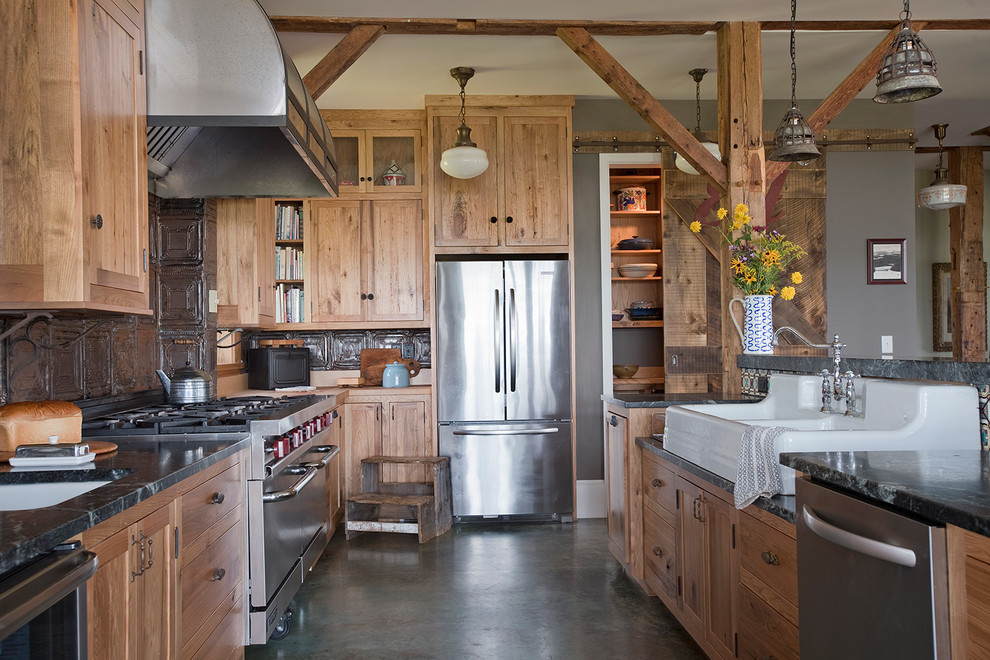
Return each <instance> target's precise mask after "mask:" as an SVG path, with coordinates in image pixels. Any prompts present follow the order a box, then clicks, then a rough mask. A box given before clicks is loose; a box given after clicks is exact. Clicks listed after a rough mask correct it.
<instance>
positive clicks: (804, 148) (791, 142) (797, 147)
mask: <svg viewBox="0 0 990 660" xmlns="http://www.w3.org/2000/svg"><path fill="white" fill-rule="evenodd" d="M796 17H797V0H791V109H790V110H788V111H787V112H786V113H785V114H784V118H783V119H782V120H781V121H780V125H778V126H777V131H776V132H775V133H774V134H773V143H774V147H773V151H772V152H770V155H769V156H767V160H774V161H779V162H784V163H793V162H796V161H801V162H806V161H809V160H814V159H815V158H818V157H819V156H821V155H822V154H821V152H820V151H818V147H817V146H815V132H814V131H813V130H812V129H811V125H810V124H808V122H807V121H805V119H804V115H802V114H801V111H800V110H798V108H797V64H796V60H795V52H794V22H795V19H796Z"/></svg>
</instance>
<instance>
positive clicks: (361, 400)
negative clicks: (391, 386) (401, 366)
mask: <svg viewBox="0 0 990 660" xmlns="http://www.w3.org/2000/svg"><path fill="white" fill-rule="evenodd" d="M343 428H344V444H343V446H344V452H345V457H344V463H343V465H344V474H345V477H344V480H345V483H344V493H345V499H346V498H347V497H349V496H350V495H352V494H357V493H360V492H361V459H363V458H368V457H369V456H436V455H437V448H436V443H435V442H434V435H433V406H432V395H431V394H428V393H422V394H420V393H388V392H383V391H382V390H378V391H375V392H372V391H370V390H369V391H361V390H352V391H351V392H350V393H348V398H347V403H345V404H344V424H343ZM386 468H387V470H388V471H386V472H385V474H384V475H383V478H384V480H386V481H425V480H426V475H425V473H424V472H423V468H422V466H394V465H393V466H386ZM383 469H384V468H383Z"/></svg>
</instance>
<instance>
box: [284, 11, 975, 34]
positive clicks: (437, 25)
mask: <svg viewBox="0 0 990 660" xmlns="http://www.w3.org/2000/svg"><path fill="white" fill-rule="evenodd" d="M270 18H271V22H272V25H274V26H275V29H276V30H277V31H279V32H325V33H337V34H344V33H348V32H350V31H351V30H352V29H354V28H355V27H358V26H361V25H380V26H383V27H384V28H385V31H386V32H388V33H389V34H427V35H429V34H433V35H438V34H439V35H443V34H480V35H491V36H547V37H552V36H554V35H555V34H556V33H557V28H560V27H565V28H583V29H585V30H587V31H588V32H590V33H591V34H595V35H599V36H626V37H636V36H643V37H646V36H657V35H666V34H687V35H702V34H706V33H713V32H715V31H716V30H718V28H719V26H720V25H721V24H722V23H723V21H559V20H553V21H550V20H542V21H532V20H495V19H481V18H479V19H459V18H358V17H347V18H341V17H335V16H271V17H270ZM917 22H918V21H914V22H913V24H915V23H917ZM927 23H928V29H929V30H990V19H986V18H971V19H932V20H929V21H927ZM900 25H901V22H900V20H898V19H896V18H891V20H883V21H797V23H795V27H796V29H798V30H802V31H835V30H847V31H848V30H890V29H892V28H899V27H900ZM760 27H761V29H763V30H784V31H786V30H790V28H791V24H790V22H789V21H763V22H762V23H761V24H760ZM915 29H917V27H915Z"/></svg>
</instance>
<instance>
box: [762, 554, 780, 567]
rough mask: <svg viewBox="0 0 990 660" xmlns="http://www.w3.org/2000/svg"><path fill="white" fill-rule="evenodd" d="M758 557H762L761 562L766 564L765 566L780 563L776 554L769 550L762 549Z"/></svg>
mask: <svg viewBox="0 0 990 660" xmlns="http://www.w3.org/2000/svg"><path fill="white" fill-rule="evenodd" d="M760 559H762V560H763V563H764V564H766V565H767V566H779V565H780V559H778V558H777V555H775V554H773V553H772V552H770V551H769V550H764V551H763V552H761V553H760Z"/></svg>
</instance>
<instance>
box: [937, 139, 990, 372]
mask: <svg viewBox="0 0 990 660" xmlns="http://www.w3.org/2000/svg"><path fill="white" fill-rule="evenodd" d="M947 151H948V154H949V179H950V180H951V181H953V182H955V183H961V184H963V185H965V186H966V188H967V189H968V190H967V192H966V204H965V205H964V206H957V207H956V208H952V209H949V240H950V244H949V253H950V255H951V262H952V358H953V359H954V360H963V361H967V362H985V361H986V359H987V283H986V280H985V272H986V271H985V270H984V265H983V149H982V148H981V147H957V148H954V149H948V150H947Z"/></svg>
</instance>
